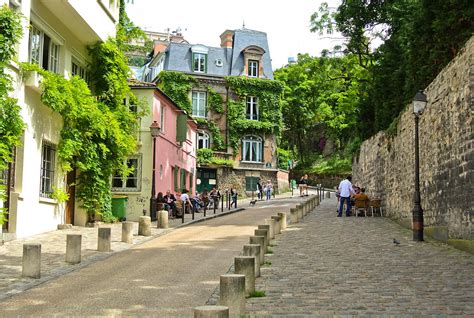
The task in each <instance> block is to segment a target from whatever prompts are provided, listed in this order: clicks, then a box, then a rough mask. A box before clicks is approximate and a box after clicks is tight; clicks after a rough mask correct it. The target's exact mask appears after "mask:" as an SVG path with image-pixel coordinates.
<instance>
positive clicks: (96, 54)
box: [22, 40, 139, 221]
mask: <svg viewBox="0 0 474 318" xmlns="http://www.w3.org/2000/svg"><path fill="white" fill-rule="evenodd" d="M90 52H91V56H92V59H93V66H92V67H91V69H92V78H93V81H94V83H95V88H96V93H97V98H96V97H95V96H92V94H91V91H90V90H89V88H88V86H87V84H86V82H85V81H84V80H82V79H81V78H79V77H77V76H74V77H72V78H71V79H70V80H67V79H65V78H64V77H61V76H59V75H58V74H55V73H51V72H48V71H45V70H43V69H41V68H39V67H38V66H37V65H32V64H28V63H26V64H23V65H22V69H23V70H24V71H36V72H38V73H39V74H41V76H42V77H43V79H42V81H41V84H40V85H41V89H42V94H41V101H42V102H43V103H44V104H45V105H47V106H48V107H50V108H51V109H53V110H54V111H56V112H58V113H59V114H60V115H61V116H62V118H63V128H62V130H61V141H60V143H59V145H58V156H59V160H60V163H61V165H62V169H63V170H64V172H69V171H72V170H75V169H77V170H78V172H79V173H78V179H77V182H76V183H77V188H76V196H77V198H78V199H80V200H81V201H82V207H83V208H85V210H86V211H87V214H88V216H89V221H93V217H94V214H96V213H97V214H100V215H101V216H102V219H103V220H104V221H112V220H113V216H112V214H111V193H110V180H111V177H112V174H114V173H116V172H117V171H120V172H121V173H122V175H124V176H125V175H128V174H129V172H130V171H129V169H128V168H127V167H126V166H125V165H124V161H125V159H126V158H127V157H128V156H129V155H132V154H133V153H134V152H135V150H136V138H135V131H136V129H137V123H138V120H137V119H138V116H139V114H137V113H134V112H132V111H130V109H129V108H128V106H126V105H125V104H124V103H123V101H124V99H129V100H132V103H134V101H135V100H136V98H135V96H134V95H133V94H132V93H131V91H130V88H129V87H128V85H127V75H128V67H127V65H126V62H125V57H124V56H123V54H122V53H121V52H120V50H119V49H118V48H117V46H116V44H115V41H114V40H108V41H107V42H105V43H98V44H96V45H95V46H94V47H93V48H91V51H90Z"/></svg>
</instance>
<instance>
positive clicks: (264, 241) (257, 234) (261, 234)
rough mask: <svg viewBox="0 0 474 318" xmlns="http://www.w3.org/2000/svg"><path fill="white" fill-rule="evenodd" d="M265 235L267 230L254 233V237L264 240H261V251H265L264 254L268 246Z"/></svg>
mask: <svg viewBox="0 0 474 318" xmlns="http://www.w3.org/2000/svg"><path fill="white" fill-rule="evenodd" d="M267 233H268V231H267V230H255V231H254V235H255V236H263V238H264V240H263V250H264V251H265V253H266V252H267V251H268V245H269V244H270V242H269V241H268V239H267Z"/></svg>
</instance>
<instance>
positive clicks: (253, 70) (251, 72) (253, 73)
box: [247, 60, 258, 77]
mask: <svg viewBox="0 0 474 318" xmlns="http://www.w3.org/2000/svg"><path fill="white" fill-rule="evenodd" d="M247 74H248V76H249V77H258V61H255V60H249V64H248V71H247Z"/></svg>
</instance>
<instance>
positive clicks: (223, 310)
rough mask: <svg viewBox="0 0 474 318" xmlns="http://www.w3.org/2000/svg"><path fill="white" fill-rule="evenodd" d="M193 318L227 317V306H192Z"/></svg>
mask: <svg viewBox="0 0 474 318" xmlns="http://www.w3.org/2000/svg"><path fill="white" fill-rule="evenodd" d="M194 318H229V307H226V306H199V307H194Z"/></svg>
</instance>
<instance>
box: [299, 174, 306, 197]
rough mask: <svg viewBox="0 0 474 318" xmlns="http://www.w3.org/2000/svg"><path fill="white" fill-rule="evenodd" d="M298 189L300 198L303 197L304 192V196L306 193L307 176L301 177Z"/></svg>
mask: <svg viewBox="0 0 474 318" xmlns="http://www.w3.org/2000/svg"><path fill="white" fill-rule="evenodd" d="M298 187H299V189H300V197H304V196H305V191H306V194H307V193H308V175H307V174H305V175H303V176H302V177H301V179H300V182H299V184H298Z"/></svg>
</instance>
